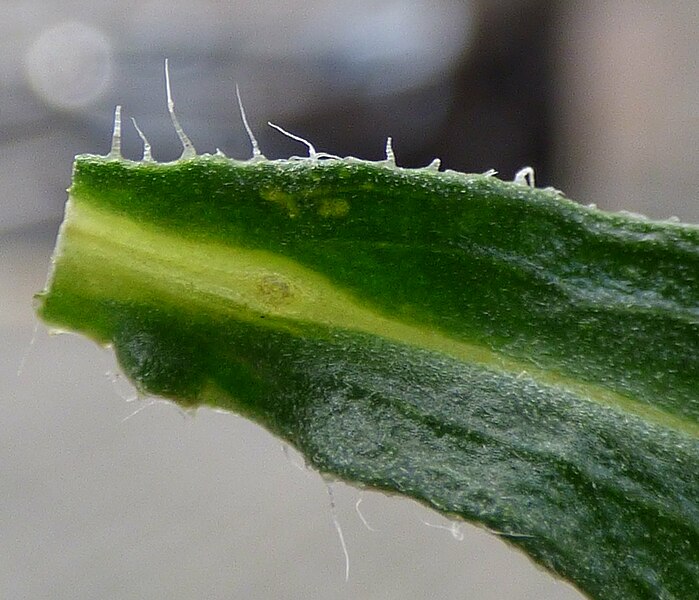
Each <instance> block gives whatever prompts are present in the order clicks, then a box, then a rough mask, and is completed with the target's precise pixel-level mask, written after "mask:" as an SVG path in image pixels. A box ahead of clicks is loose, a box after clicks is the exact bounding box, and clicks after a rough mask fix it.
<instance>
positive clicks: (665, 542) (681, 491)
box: [38, 155, 699, 599]
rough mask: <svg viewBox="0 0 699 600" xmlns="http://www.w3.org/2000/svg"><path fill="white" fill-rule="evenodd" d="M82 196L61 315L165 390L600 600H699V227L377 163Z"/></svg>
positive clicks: (102, 188)
mask: <svg viewBox="0 0 699 600" xmlns="http://www.w3.org/2000/svg"><path fill="white" fill-rule="evenodd" d="M69 191H70V199H69V202H68V205H67V208H66V216H65V220H64V223H63V225H62V228H61V232H60V236H59V241H58V245H57V248H56V252H55V255H54V259H53V260H54V264H53V270H52V274H51V277H50V280H49V283H48V284H47V288H46V290H45V291H44V292H43V293H42V294H40V295H39V297H38V298H39V300H38V310H39V313H40V315H41V316H42V318H43V319H45V320H46V321H47V322H49V323H51V324H53V325H54V326H56V327H58V328H61V329H69V330H76V331H79V332H82V333H84V334H85V335H87V336H89V337H91V338H93V339H95V340H97V341H98V342H100V343H103V344H111V345H112V346H113V347H114V350H115V352H116V355H117V358H118V360H119V362H120V364H121V366H122V368H123V369H124V371H125V373H126V374H127V375H128V376H129V377H130V378H131V379H132V380H133V381H134V382H135V383H136V385H137V386H138V387H139V388H140V389H141V390H143V391H144V392H147V393H150V394H156V395H161V396H165V397H167V398H171V399H173V400H175V401H177V402H179V403H181V404H183V405H186V406H198V405H211V406H216V407H220V408H224V409H229V410H231V411H235V412H239V413H242V414H244V415H246V416H247V417H249V418H251V419H253V420H254V421H256V422H258V423H260V424H262V425H263V426H264V427H266V428H267V429H268V430H270V431H271V432H273V433H274V434H276V435H278V436H280V437H282V438H283V439H285V440H287V441H288V442H289V443H291V444H293V445H294V446H295V447H296V448H298V449H299V450H300V451H301V452H302V453H303V454H304V456H305V457H306V459H307V461H308V462H309V463H310V464H311V465H313V466H314V467H315V468H317V469H318V470H319V471H321V472H323V473H327V474H331V475H333V476H336V477H339V478H342V479H344V480H347V481H350V482H354V483H357V484H362V485H366V486H370V487H374V488H378V489H381V490H385V491H388V492H397V493H401V494H404V495H406V496H409V497H412V498H414V499H416V500H418V501H420V502H423V503H425V504H426V505H428V506H430V507H432V508H434V509H436V510H438V511H441V512H442V513H445V514H447V515H450V516H454V517H458V518H463V519H466V520H469V521H474V522H476V523H479V524H482V525H484V526H486V527H488V528H490V529H492V530H494V531H496V532H498V534H499V535H501V536H503V537H504V538H506V539H507V540H508V541H509V542H510V543H512V544H514V545H516V546H518V547H520V548H521V549H523V550H524V551H525V552H527V553H528V554H529V555H530V556H531V557H532V558H533V559H534V560H535V561H536V562H538V563H539V564H541V565H543V566H545V567H546V568H548V569H550V570H551V571H553V572H554V573H556V574H558V575H560V576H562V577H564V578H567V579H569V580H570V581H572V582H573V583H574V584H575V585H577V586H578V587H579V588H580V589H581V590H583V591H584V592H585V593H587V594H588V595H590V596H591V597H593V598H599V599H603V598H604V599H607V598H629V599H634V598H639V599H640V598H648V599H651V598H653V599H655V598H676V599H686V598H691V597H699V228H697V227H695V226H689V225H680V224H675V223H658V222H651V221H647V220H643V219H640V218H635V217H631V216H625V215H618V214H607V213H603V212H601V211H598V210H596V209H592V208H586V207H582V206H579V205H577V204H575V203H573V202H571V201H569V200H567V199H565V198H563V197H561V196H560V194H557V193H555V192H553V191H547V190H538V189H531V188H528V187H525V186H523V185H517V184H513V183H505V182H502V181H499V180H497V179H495V178H493V177H488V176H483V175H463V174H459V173H453V172H446V173H439V172H436V171H434V170H432V169H418V170H405V169H398V168H396V167H394V166H391V165H388V164H376V163H368V162H364V161H358V160H353V159H345V160H288V161H267V160H253V161H246V162H241V161H232V160H229V159H224V158H222V157H213V156H201V157H197V158H192V159H187V160H181V161H178V162H175V163H168V164H157V163H152V162H149V163H135V162H130V161H125V160H121V159H119V160H115V159H110V158H104V157H97V156H90V155H83V156H79V157H78V158H77V159H76V164H75V172H74V180H73V185H72V187H71V189H70V190H69Z"/></svg>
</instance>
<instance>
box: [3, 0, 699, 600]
mask: <svg viewBox="0 0 699 600" xmlns="http://www.w3.org/2000/svg"><path fill="white" fill-rule="evenodd" d="M698 31H699V5H698V4H697V2H696V0H647V1H644V2H634V1H631V0H609V1H606V2H599V1H593V0H578V1H575V2H574V1H572V0H567V1H566V0H490V1H487V0H471V1H469V0H461V1H458V0H429V1H428V0H382V1H374V0H354V1H353V2H340V1H338V0H324V1H322V2H321V1H318V0H305V1H299V0H295V1H291V0H277V1H273V0H256V1H252V0H236V1H229V2H225V1H223V0H207V1H199V2H191V1H184V0H168V1H167V2H165V1H164V0H137V1H129V0H115V1H113V2H110V3H86V2H79V1H69V0H55V1H53V2H39V1H38V0H3V1H2V11H1V14H0V148H1V149H2V150H1V152H0V407H2V416H1V417H0V598H9V599H13V600H14V599H19V598H31V599H38V598H115V599H116V598H119V599H121V598H129V599H131V598H134V599H137V598H175V599H180V598H181V599H191V598H212V599H218V598H221V599H224V598H226V599H227V598H308V599H314V598H318V599H320V598H324V599H325V598H376V599H379V598H381V599H383V598H396V599H398V598H401V599H402V598H448V599H451V598H474V599H481V598H483V599H488V598H508V599H510V600H517V599H520V600H523V599H537V600H540V599H546V598H550V599H554V598H556V599H574V598H581V596H580V594H579V593H578V592H576V591H575V590H573V589H572V588H571V587H570V586H568V585H566V584H563V583H560V582H557V581H554V580H553V579H552V578H550V577H549V576H548V575H546V574H544V573H542V572H541V571H539V570H538V569H537V568H536V567H534V566H533V565H532V564H530V563H529V562H528V560H527V559H526V558H524V557H523V556H521V555H520V554H519V553H516V552H513V551H511V550H510V549H509V548H508V547H507V546H505V545H504V544H503V543H502V542H500V541H499V540H497V539H495V538H494V537H493V536H489V535H486V534H485V533H484V532H482V531H481V530H478V529H476V528H474V527H468V526H464V527H463V528H461V529H458V530H455V531H451V529H450V528H451V524H450V523H448V522H446V521H445V520H444V519H440V518H439V517H438V516H436V515H434V514H431V513H430V512H429V511H427V510H425V509H423V508H421V507H420V506H418V505H416V504H414V503H412V502H407V501H404V500H400V499H397V498H387V497H385V496H383V495H380V494H375V493H370V492H360V491H358V490H355V489H353V488H349V487H346V486H343V485H340V484H334V485H333V487H332V490H333V494H334V499H335V504H336V510H335V515H336V517H337V520H338V522H339V523H340V524H341V526H342V528H343V532H344V537H345V540H346V542H347V549H348V553H349V557H350V565H351V566H350V578H349V581H348V582H345V580H344V572H345V559H344V556H343V552H342V547H341V545H340V540H339V537H338V535H337V533H336V531H335V528H334V525H333V513H332V511H331V508H330V497H329V496H328V493H327V488H326V483H325V482H324V481H323V480H322V479H321V478H320V477H319V476H318V475H317V474H315V473H313V472H310V471H307V470H304V469H302V468H301V469H298V468H296V467H297V466H299V465H300V464H301V463H302V461H301V458H300V457H299V456H297V455H296V454H295V453H294V452H293V451H286V452H284V451H282V450H283V447H282V445H281V443H280V442H279V441H278V440H275V439H274V438H272V437H271V436H269V435H268V434H266V433H265V432H263V431H261V430H259V429H258V428H256V427H255V426H253V425H251V424H249V423H247V422H245V421H244V420H242V419H240V418H238V417H234V416H231V415H224V414H219V413H215V412H213V411H199V412H198V413H197V415H196V416H195V417H193V418H191V417H186V418H182V417H181V415H180V414H179V412H178V410H177V409H176V408H175V407H174V406H172V405H169V404H163V403H157V404H151V403H149V401H148V400H135V401H133V402H127V401H126V400H131V399H133V390H131V389H130V388H129V386H128V385H127V384H126V383H125V382H124V381H123V380H121V379H120V378H119V377H118V375H115V372H116V367H115V365H114V361H113V358H112V356H111V354H110V353H109V352H108V351H104V350H101V349H99V348H97V347H96V346H95V345H94V344H91V343H90V342H87V341H85V340H82V339H80V338H77V337H71V336H61V337H58V338H49V336H48V335H47V334H46V331H45V329H44V328H43V327H42V326H38V327H35V320H34V317H33V314H32V310H31V297H32V294H33V293H34V292H36V291H38V290H39V289H41V287H42V285H43V281H44V278H45V274H46V270H47V266H48V262H49V256H50V252H51V248H52V245H53V242H54V239H55V235H56V231H57V228H58V225H59V222H60V218H61V214H62V210H63V205H64V202H65V198H66V196H65V189H66V187H67V186H68V185H69V183H70V181H69V178H70V169H71V162H72V157H73V156H74V155H75V154H76V153H81V152H90V153H97V154H106V153H107V151H108V150H109V143H110V135H111V121H112V115H113V110H114V106H115V105H116V104H121V105H123V110H124V117H125V125H124V153H125V155H126V156H127V157H129V158H134V159H137V158H139V157H140V153H141V147H140V142H139V139H138V137H137V135H136V132H135V130H134V129H133V128H132V127H131V126H130V122H129V121H128V117H135V118H136V120H137V121H138V124H139V125H140V127H141V128H142V129H143V130H144V132H145V133H146V135H147V136H148V138H149V139H150V141H151V143H152V145H153V148H154V155H155V158H156V159H157V160H161V161H165V160H173V159H175V158H177V157H178V156H179V154H180V152H181V147H180V145H179V142H178V140H177V137H176V135H175V133H174V131H173V129H172V127H171V124H170V121H169V119H168V117H167V113H166V104H165V92H164V81H163V60H164V58H165V57H169V59H170V70H171V76H172V85H173V91H174V95H175V101H176V104H177V112H178V115H179V117H180V121H181V122H182V124H183V127H184V129H185V131H186V132H187V133H188V134H189V136H190V137H191V138H192V140H193V142H194V144H195V146H196V147H197V150H198V151H199V152H214V151H215V149H216V148H220V149H221V150H223V151H224V152H225V153H226V154H227V155H229V156H232V157H236V158H245V157H247V156H249V154H250V147H249V142H248V140H247V137H246V135H245V132H244V129H243V126H242V123H241V121H240V118H239V115H238V110H237V106H236V100H235V84H236V83H237V84H238V85H239V86H240V89H241V92H242V96H243V100H244V104H245V107H246V110H247V115H248V119H249V121H250V124H251V126H252V128H253V129H254V131H255V133H256V135H257V137H258V139H259V141H260V145H261V147H262V150H263V152H264V153H265V154H266V155H267V156H268V157H270V158H277V157H285V156H288V155H290V154H302V153H304V151H305V148H304V147H303V146H302V145H300V144H298V143H296V142H293V141H292V140H290V139H288V138H285V137H283V136H281V135H280V134H279V133H278V132H275V131H273V130H272V129H270V128H269V127H267V126H266V122H267V121H268V120H270V121H273V122H275V123H278V124H280V125H281V126H283V127H284V128H286V129H288V130H290V131H292V132H294V133H296V134H298V135H301V136H303V137H305V138H307V139H309V140H310V141H312V142H313V143H314V144H315V146H316V148H317V149H318V150H319V151H327V152H332V153H334V154H340V155H354V156H358V157H361V158H368V159H379V158H383V156H384V146H385V140H386V137H387V136H389V135H390V136H392V137H393V140H394V142H393V147H394V150H395V153H396V157H397V161H398V164H399V165H401V166H423V165H426V164H428V163H429V162H430V161H431V160H432V159H433V158H435V157H439V158H440V159H441V160H442V165H443V167H445V168H450V169H455V170H460V171H467V172H481V171H485V170H487V169H490V168H494V169H497V170H498V171H499V173H500V176H501V177H503V178H506V179H509V178H512V177H513V175H514V173H515V172H516V171H517V170H518V169H519V168H521V167H523V166H526V165H531V166H533V167H534V168H535V170H536V177H537V183H538V184H539V185H553V186H555V187H556V188H559V189H561V190H563V191H564V192H565V193H566V194H567V195H568V196H569V197H571V198H573V199H576V200H578V201H580V202H583V203H586V204H587V203H596V204H597V205H599V206H600V207H601V208H604V209H609V210H620V209H625V210H629V211H634V212H641V213H644V214H647V215H648V216H651V217H654V218H667V217H670V216H677V217H679V218H681V219H682V220H686V221H692V222H699V195H698V194H697V188H696V180H697V177H699V152H698V150H697V149H698V148H699V70H698V68H697V67H698V65H697V59H698V57H699V35H698V34H697V32H698ZM32 338H33V339H34V342H33V343H32V344H31V345H30V340H31V339H32ZM20 364H22V369H21V372H20V373H19V374H18V369H19V367H20ZM105 373H108V374H109V375H108V376H105ZM137 409H142V410H140V412H138V413H136V414H133V413H134V412H135V411H136V410H137ZM360 499H361V500H362V504H361V507H362V514H363V515H364V516H365V518H366V520H367V521H368V522H369V525H370V526H371V527H372V528H373V529H376V530H377V531H371V530H370V529H368V528H367V527H365V525H364V523H363V522H362V519H361V518H360V516H359V513H358V512H357V511H356V510H355V504H356V502H357V501H358V500H360ZM425 521H426V522H428V523H429V525H426V524H425V523H424V522H425Z"/></svg>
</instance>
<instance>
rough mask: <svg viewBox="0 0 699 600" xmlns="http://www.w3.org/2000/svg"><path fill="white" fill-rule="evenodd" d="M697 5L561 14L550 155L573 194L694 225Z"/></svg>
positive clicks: (584, 5) (621, 4)
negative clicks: (553, 146)
mask: <svg viewBox="0 0 699 600" xmlns="http://www.w3.org/2000/svg"><path fill="white" fill-rule="evenodd" d="M698 32H699V4H697V2H695V1H694V0H672V1H663V0H650V1H647V2H634V1H631V0H611V1H608V2H598V1H596V0H584V1H580V2H570V3H568V4H567V5H566V6H565V9H564V10H562V11H561V18H560V27H559V28H558V31H557V33H558V36H557V37H558V41H557V49H558V54H557V56H558V68H557V81H558V86H557V90H558V91H557V105H558V120H557V125H556V148H557V151H556V154H555V157H556V159H555V162H556V165H557V169H559V173H560V179H561V181H563V182H564V184H563V185H564V188H565V189H566V190H569V191H570V192H571V194H573V197H575V198H579V199H580V200H582V201H585V202H588V201H589V202H596V203H598V204H599V205H600V207H603V208H608V209H613V210H620V209H627V210H632V211H638V212H641V213H643V214H647V215H648V216H651V217H654V218H667V217H669V216H678V217H680V218H681V219H682V220H686V221H691V222H695V223H696V222H699V192H698V191H697V181H698V179H699V34H698Z"/></svg>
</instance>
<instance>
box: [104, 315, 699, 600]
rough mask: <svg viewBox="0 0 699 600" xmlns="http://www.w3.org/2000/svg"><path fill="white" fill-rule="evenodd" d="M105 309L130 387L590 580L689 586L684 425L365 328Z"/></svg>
mask: <svg viewBox="0 0 699 600" xmlns="http://www.w3.org/2000/svg"><path fill="white" fill-rule="evenodd" d="M116 308H118V310H117V311H114V309H115V307H114V306H112V307H110V308H109V310H111V311H112V314H117V313H118V314H119V315H120V317H119V322H118V323H117V330H118V333H117V334H116V335H115V337H114V339H113V343H114V346H115V350H116V353H117V356H118V357H119V359H120V361H121V364H122V367H123V368H124V370H125V372H126V373H127V374H128V375H129V376H130V377H132V378H133V379H134V380H135V381H137V382H138V383H139V385H140V386H141V387H142V388H143V389H144V391H147V392H151V393H164V392H167V394H168V395H170V396H175V397H177V398H179V401H180V402H181V403H182V404H184V405H196V404H198V403H200V402H207V403H214V404H215V405H216V406H219V407H221V408H228V409H231V410H234V411H237V412H240V413H243V414H245V415H247V416H249V417H251V418H253V419H254V420H255V421H257V422H258V423H260V424H262V425H263V426H265V427H267V428H268V429H270V430H271V431H273V432H274V433H276V434H277V435H280V436H281V437H283V438H284V439H286V440H287V441H289V442H290V443H292V444H293V445H294V446H296V447H297V448H298V449H299V450H301V451H302V452H303V453H304V456H306V457H307V459H308V461H309V462H310V463H311V464H312V465H313V466H314V467H316V468H317V469H319V470H320V471H321V472H324V473H327V474H331V475H336V476H338V477H341V478H343V479H346V480H349V481H353V482H355V483H358V484H365V485H368V486H371V487H376V488H379V489H383V490H386V491H388V492H399V493H402V494H406V495H408V496H410V497H412V498H414V499H416V500H419V501H421V502H424V503H425V504H428V505H429V506H432V507H433V508H436V509H438V510H440V511H442V512H444V513H447V514H451V515H454V516H459V517H463V518H466V519H468V520H474V521H476V522H478V523H481V524H483V525H485V526H487V527H489V528H491V529H492V530H494V531H496V532H498V533H499V535H501V536H502V538H503V539H505V540H507V541H508V542H509V543H512V544H515V545H517V546H520V547H522V548H523V549H526V551H527V552H528V553H529V554H530V555H531V556H532V557H534V559H535V560H537V561H538V562H540V563H541V564H543V565H544V566H546V567H548V568H550V569H552V570H553V571H555V572H557V573H559V574H560V575H562V576H564V577H566V578H570V579H571V580H573V581H576V582H577V584H578V585H579V587H580V588H581V589H582V590H584V591H586V592H587V593H589V594H591V595H592V596H594V597H597V598H648V599H651V598H653V599H654V598H657V597H658V590H665V592H664V593H665V594H666V595H665V596H664V597H666V598H677V599H686V598H690V597H695V596H696V595H698V594H699V579H698V578H697V564H698V563H697V558H699V508H698V507H697V504H696V499H697V498H698V497H699V478H697V477H696V474H697V473H698V472H699V458H698V457H699V444H698V442H697V441H696V439H693V438H690V437H685V436H682V435H680V434H677V433H676V432H673V431H670V430H666V429H663V428H660V427H658V426H654V425H650V424H649V423H647V422H644V421H641V420H640V419H636V418H635V417H632V416H629V415H628V414H623V413H619V412H616V411H614V410H612V409H609V408H605V407H602V406H599V405H595V404H594V403H591V402H590V401H589V400H584V399H581V398H578V397H577V396H575V395H574V394H572V393H570V392H568V391H566V390H564V389H559V388H554V387H546V386H542V385H540V384H538V383H537V382H535V381H533V380H531V379H529V378H527V377H517V376H516V375H513V374H508V373H503V372H496V371H490V370H487V369H483V368H481V367H478V366H474V365H465V364H463V363H460V362H457V361H454V360H452V359H450V358H448V357H445V356H442V355H439V354H435V353H431V352H424V351H421V350H417V349H415V348H411V347H406V346H402V345H398V344H393V343H390V342H387V341H385V340H381V339H378V338H374V337H370V336H365V335H359V334H355V333H349V332H343V331H333V330H328V329H324V328H320V327H315V326H309V327H308V328H305V329H304V333H303V335H300V334H299V333H298V331H292V329H285V328H284V324H283V323H281V322H280V323H275V324H274V325H275V326H274V327H270V326H269V324H268V323H265V324H264V325H260V326H257V325H255V324H250V323H242V322H239V321H236V320H229V321H223V322H221V321H218V322H216V323H215V324H212V323H211V322H209V323H207V322H206V321H204V320H202V319H197V318H194V317H184V316H182V315H176V314H174V313H170V312H168V311H163V310H160V309H154V308H145V307H142V306H138V305H135V304H131V305H129V306H122V307H116ZM105 309H106V305H105ZM144 315H146V316H145V317H144ZM290 327H291V326H290ZM155 357H157V359H156V358H155ZM212 393H213V397H214V399H213V400H212V396H211V394H212Z"/></svg>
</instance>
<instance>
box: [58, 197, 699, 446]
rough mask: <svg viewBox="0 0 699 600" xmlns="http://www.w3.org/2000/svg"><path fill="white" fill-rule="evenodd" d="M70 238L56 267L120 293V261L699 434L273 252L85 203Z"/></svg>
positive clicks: (216, 299) (211, 296)
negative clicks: (393, 309) (76, 270)
mask: <svg viewBox="0 0 699 600" xmlns="http://www.w3.org/2000/svg"><path fill="white" fill-rule="evenodd" d="M61 237H62V238H63V239H60V240H59V246H58V252H57V263H58V264H56V265H55V268H59V265H60V263H61V261H62V260H67V259H68V258H69V257H70V258H72V257H71V256H70V255H71V253H77V254H78V255H79V256H78V258H79V260H76V261H71V262H76V264H77V263H79V264H80V265H81V268H83V269H84V268H85V267H86V266H87V264H89V262H90V260H93V261H94V260H95V259H99V260H100V261H101V264H100V267H99V268H102V266H103V265H104V267H105V268H108V269H109V279H108V281H109V282H111V283H112V286H113V287H114V293H116V294H119V293H122V294H124V293H128V292H127V291H125V290H124V288H125V287H127V286H122V285H119V283H118V282H117V281H116V280H117V279H118V277H116V274H115V272H114V269H115V266H116V265H119V266H120V267H121V268H122V269H123V270H124V271H125V272H126V273H129V274H130V275H131V276H132V277H134V276H138V278H139V279H141V280H142V283H141V285H145V286H146V287H150V288H157V289H158V290H159V291H161V292H163V293H164V294H165V295H166V296H168V297H170V298H173V299H174V300H178V301H179V304H180V305H181V306H182V307H186V306H187V304H190V305H191V304H192V303H196V304H198V305H202V306H203V307H205V308H206V309H207V310H208V311H211V310H212V309H214V307H215V309H216V310H218V312H220V313H221V314H227V315H229V316H231V315H234V316H235V317H236V318H239V319H242V320H246V321H253V320H254V321H255V323H256V324H258V325H259V324H260V322H259V315H266V316H271V317H278V318H281V319H287V320H290V321H292V322H294V321H296V322H300V324H304V323H311V324H317V325H323V326H326V327H330V328H339V329H344V330H350V331H357V332H362V333H366V334H370V335H374V336H378V337H382V338H384V339H387V340H390V341H393V342H398V343H401V344H407V345H410V346H414V347H416V348H420V349H423V350H431V351H436V352H439V353H442V354H446V355H448V356H451V357H453V358H456V359H458V360H460V361H462V362H468V363H475V364H478V365H481V366H483V367H486V368H491V369H495V370H497V371H508V372H510V373H511V374H512V375H514V376H526V377H528V378H530V379H532V380H535V381H537V382H539V383H540V384H544V385H548V386H555V387H561V388H564V389H566V390H567V391H570V392H573V393H575V394H576V395H578V396H580V397H583V398H587V399H589V400H592V401H594V402H596V403H598V404H601V405H605V406H609V407H611V408H615V409H618V410H621V411H623V412H624V413H627V414H628V413H631V414H634V415H636V416H638V417H640V418H642V419H643V420H645V421H651V422H653V423H655V424H658V425H661V426H664V427H668V428H671V429H674V430H676V431H678V432H682V433H685V434H688V435H690V436H693V437H699V425H697V424H694V423H692V422H688V421H685V420H683V419H681V418H679V417H677V416H675V415H673V414H670V413H667V412H665V411H663V410H660V409H658V408H655V407H653V406H650V405H648V404H644V403H641V402H638V401H635V400H633V399H631V398H629V397H627V396H624V395H622V394H619V393H616V392H613V391H610V390H607V389H605V388H602V387H599V386H596V385H592V384H589V383H585V382H581V381H578V380H575V379H572V378H570V377H567V376H565V375H563V374H561V373H559V372H555V371H548V370H544V369H541V368H538V367H536V366H534V365H532V364H530V363H525V362H520V361H516V360H513V359H511V358H508V357H504V356H502V355H500V354H497V353H496V352H494V351H492V350H490V349H489V348H486V347H484V346H482V345H478V344H471V343H467V342H463V341H458V340H454V339H452V338H450V337H448V336H445V335H443V334H442V333H440V332H438V331H434V330H431V329H427V328H424V327H419V326H414V325H408V324H406V323H403V322H401V321H397V320H394V319H390V318H388V317H386V316H384V315H382V314H380V313H379V312H377V311H375V310H372V309H371V308H367V307H364V306H362V305H361V302H360V301H358V300H357V299H356V298H355V297H353V296H352V295H351V294H349V293H347V292H345V291H343V290H341V289H339V288H337V287H336V286H335V285H333V283H332V282H331V281H330V280H328V279H326V278H325V277H324V276H322V275H319V274H318V273H316V272H314V271H312V270H310V269H308V268H306V267H303V266H301V265H299V264H298V263H297V262H295V261H293V260H291V259H288V258H284V257H282V256H279V255H277V254H274V253H271V252H268V251H264V250H251V249H245V248H239V247H234V246H225V245H223V244H218V243H212V242H210V241H206V242H199V241H198V242H193V241H190V240H187V239H184V238H179V237H177V236H175V235H172V234H171V233H168V232H164V231H162V230H158V229H156V228H155V227H153V226H147V225H142V224H140V223H137V222H135V221H134V220H132V219H129V218H127V217H123V216H118V215H114V214H112V213H109V212H107V211H104V210H99V209H96V208H94V207H91V206H89V205H88V204H86V203H84V202H82V203H81V202H80V200H79V199H76V198H71V199H70V200H69V204H68V206H67V208H66V227H64V228H62V235H61ZM81 239H82V243H83V244H84V246H85V249H84V250H82V249H81ZM82 252H84V254H85V256H82V255H81V253H82ZM102 261H103V262H102ZM105 275H106V274H105ZM79 285H80V286H81V287H83V288H90V287H93V288H95V289H94V290H93V292H94V293H100V291H101V292H102V293H104V286H105V285H109V283H106V282H105V280H104V279H100V281H97V280H96V279H94V278H90V279H87V278H83V280H82V281H81V282H80V284H79ZM197 300H199V301H197Z"/></svg>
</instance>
